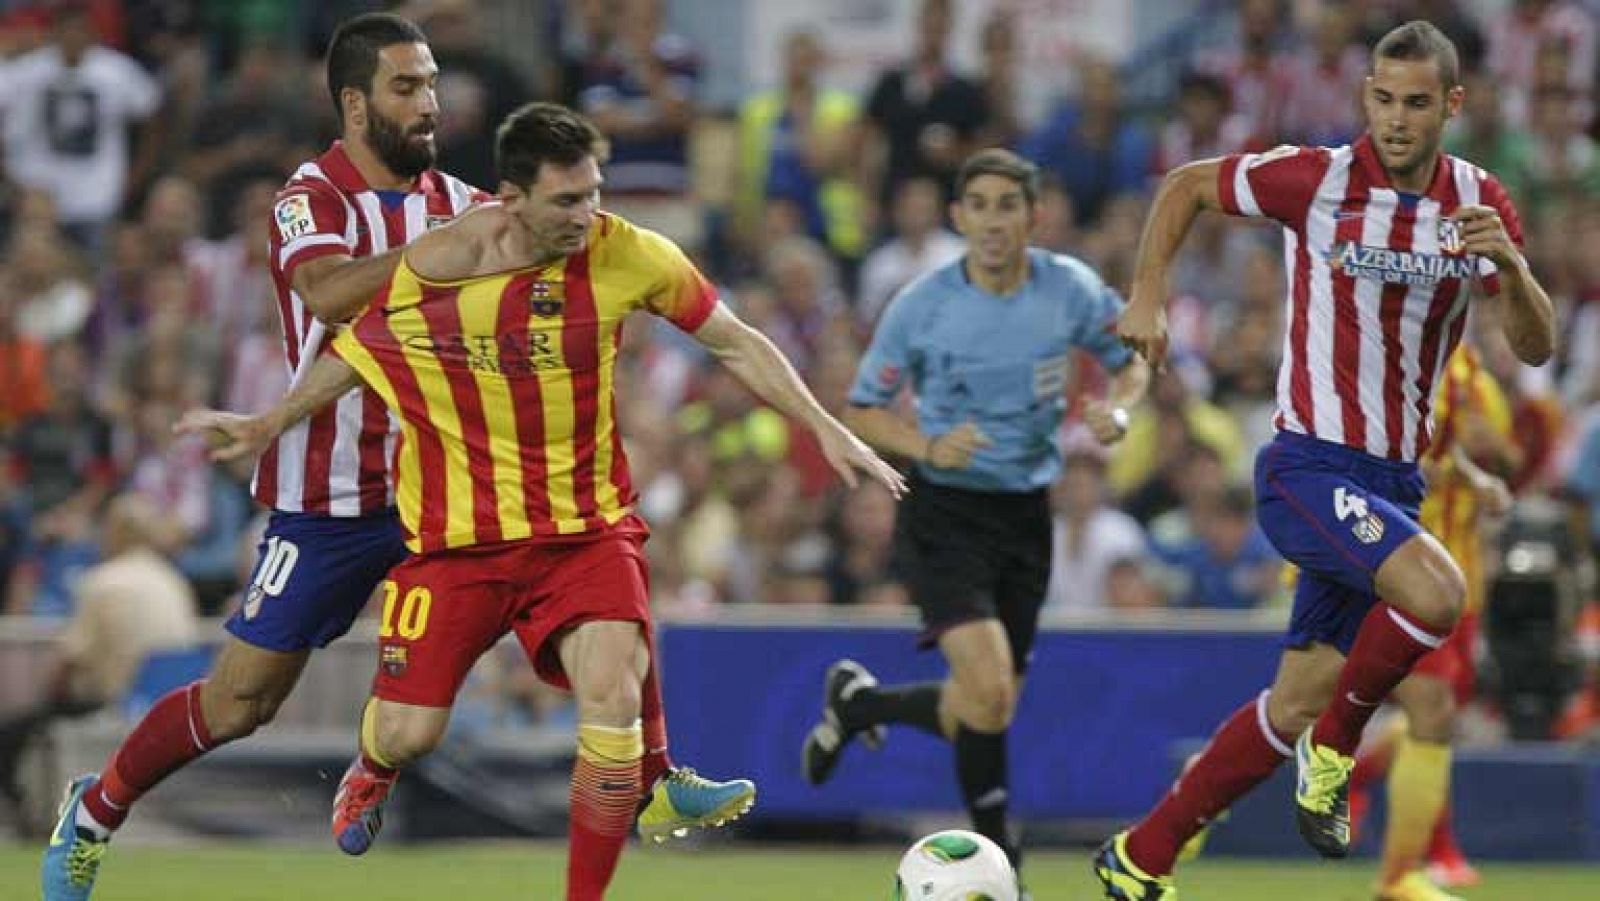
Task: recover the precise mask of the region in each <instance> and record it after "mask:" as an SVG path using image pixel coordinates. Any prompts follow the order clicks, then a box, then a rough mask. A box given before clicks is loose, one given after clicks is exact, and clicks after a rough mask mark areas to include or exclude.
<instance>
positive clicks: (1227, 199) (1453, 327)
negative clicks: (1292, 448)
mask: <svg viewBox="0 0 1600 901" xmlns="http://www.w3.org/2000/svg"><path fill="white" fill-rule="evenodd" d="M1218 189H1219V193H1220V195H1221V200H1222V207H1223V209H1224V210H1225V211H1226V212H1228V213H1231V214H1234V215H1242V216H1255V217H1264V218H1271V219H1275V220H1277V221H1278V222H1280V223H1282V224H1283V235H1284V271H1285V272H1286V273H1288V276H1289V285H1288V298H1287V303H1288V316H1287V317H1286V318H1287V322H1288V325H1289V327H1288V329H1287V334H1286V335H1285V337H1284V344H1283V362H1282V364H1281V366H1280V368H1279V370H1278V414H1277V418H1276V425H1277V427H1278V428H1279V429H1288V430H1289V431H1293V432H1299V433H1301V434H1304V435H1312V436H1315V437H1317V438H1321V439H1323V440H1324V441H1333V442H1337V443H1340V444H1345V445H1348V446H1350V447H1353V448H1356V449H1358V450H1363V451H1366V452H1367V453H1369V454H1372V455H1373V456H1376V457H1383V458H1386V459H1390V460H1407V461H1410V460H1416V459H1417V458H1418V457H1420V456H1421V455H1422V452H1423V451H1424V450H1425V449H1426V448H1427V446H1428V442H1429V439H1430V433H1431V430H1432V418H1431V416H1430V415H1429V404H1430V398H1431V397H1432V396H1433V385H1434V382H1435V381H1436V380H1437V379H1438V376H1439V372H1440V371H1441V370H1442V369H1443V368H1444V364H1445V361H1446V360H1448V359H1449V357H1450V352H1451V351H1452V350H1454V349H1455V346H1456V344H1457V343H1458V342H1459V341H1460V340H1461V331H1462V328H1463V327H1464V326H1465V324H1466V318H1467V317H1466V311H1467V300H1468V294H1469V287H1470V285H1469V283H1470V282H1472V281H1473V280H1474V279H1477V280H1480V281H1481V282H1482V283H1483V287H1484V290H1485V291H1486V292H1487V293H1488V294H1490V295H1493V294H1496V293H1498V292H1499V290H1500V285H1499V277H1498V275H1497V273H1496V271H1495V267H1494V264H1493V263H1491V262H1489V261H1488V260H1487V259H1482V258H1478V257H1474V256H1470V255H1467V254H1466V253H1465V252H1464V251H1463V250H1462V246H1461V235H1460V232H1459V231H1458V229H1457V226H1456V224H1455V222H1454V220H1452V219H1450V218H1448V217H1449V215H1450V214H1451V213H1452V212H1454V211H1455V210H1456V209H1457V208H1458V207H1461V206H1466V205H1472V204H1483V205H1485V206H1489V207H1493V208H1494V209H1495V210H1496V211H1497V212H1498V213H1499V214H1500V218H1501V220H1502V221H1503V222H1504V223H1505V227H1506V232H1507V234H1508V235H1509V236H1510V237H1511V240H1512V241H1513V242H1515V243H1516V245H1517V246H1518V247H1521V246H1522V225H1521V220H1520V219H1519V217H1518V216H1517V211H1516V209H1515V208H1514V207H1513V206H1512V203H1511V200H1510V198H1509V197H1507V195H1506V191H1505V189H1504V188H1503V187H1501V185H1500V182H1498V181H1497V180H1495V178H1494V176H1492V175H1490V174H1488V173H1487V172H1484V171H1483V170H1482V169H1480V168H1478V167H1477V166H1474V165H1472V164H1471V163H1468V162H1467V161H1465V160H1462V159H1458V158H1456V157H1452V156H1449V155H1441V156H1440V159H1439V165H1438V167H1437V169H1436V171H1435V173H1434V178H1433V182H1432V184H1430V185H1429V186H1428V190H1427V191H1426V192H1425V193H1422V194H1412V193H1407V192H1402V191H1399V190H1397V189H1395V188H1394V187H1393V185H1392V184H1391V182H1390V180H1389V176H1388V173H1387V172H1386V171H1385V170H1384V168H1383V165H1382V163H1381V162H1380V161H1379V159H1378V156H1377V152H1376V150H1375V149H1374V148H1373V146H1372V139H1371V136H1370V135H1363V136H1362V137H1361V138H1360V139H1358V140H1357V141H1356V142H1355V144H1354V145H1351V146H1345V147H1337V148H1326V147H1294V146H1285V147H1279V148H1277V149H1276V150H1272V151H1269V152H1267V153H1251V154H1241V155H1238V156H1231V157H1225V158H1224V159H1223V164H1222V168H1221V174H1220V176H1219V184H1218Z"/></svg>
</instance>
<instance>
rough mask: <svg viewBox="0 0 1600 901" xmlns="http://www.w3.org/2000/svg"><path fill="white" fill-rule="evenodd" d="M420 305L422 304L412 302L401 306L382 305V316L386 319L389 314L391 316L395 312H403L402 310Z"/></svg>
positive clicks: (413, 308)
mask: <svg viewBox="0 0 1600 901" xmlns="http://www.w3.org/2000/svg"><path fill="white" fill-rule="evenodd" d="M420 306H422V304H417V303H414V304H408V305H406V306H403V307H384V308H383V310H382V312H383V318H385V319H388V318H389V317H390V316H393V315H394V314H396V313H404V312H406V311H408V310H415V309H416V308H417V307H420Z"/></svg>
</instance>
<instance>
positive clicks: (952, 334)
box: [850, 249, 1131, 492]
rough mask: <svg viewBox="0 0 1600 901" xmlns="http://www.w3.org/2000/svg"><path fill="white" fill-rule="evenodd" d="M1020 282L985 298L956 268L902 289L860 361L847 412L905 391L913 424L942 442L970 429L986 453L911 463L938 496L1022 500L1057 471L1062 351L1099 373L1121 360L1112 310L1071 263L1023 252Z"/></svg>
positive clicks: (1066, 372)
mask: <svg viewBox="0 0 1600 901" xmlns="http://www.w3.org/2000/svg"><path fill="white" fill-rule="evenodd" d="M1028 263H1029V271H1028V278H1027V280H1026V281H1025V282H1024V283H1023V285H1022V287H1021V288H1019V289H1018V290H1017V291H1016V292H1015V293H1014V294H1011V295H1009V296H1006V297H997V296H995V295H992V294H989V293H987V292H985V291H983V290H981V289H979V288H978V287H977V286H975V285H973V284H972V283H971V282H970V281H969V280H968V279H967V276H966V272H965V270H964V269H963V266H962V261H960V260H958V261H956V262H954V263H951V264H950V265H948V266H944V267H942V268H940V269H937V270H935V271H933V272H931V273H929V274H928V275H926V276H924V277H923V278H921V279H918V280H917V281H915V282H912V283H911V284H910V285H908V286H907V287H906V288H905V289H904V290H903V291H901V293H900V294H899V295H898V296H897V297H896V298H895V299H894V300H893V301H892V302H891V303H890V305H889V307H888V309H887V310H886V311H885V312H884V315H883V318H882V319H881V320H880V321H879V325H878V330H877V332H875V333H874V334H873V336H872V344H871V346H870V347H869V348H868V349H867V353H866V355H865V356H864V357H863V358H862V360H861V365H860V368H859V369H858V371H857V372H856V379H855V383H854V384H853V386H852V387H851V390H850V403H851V404H854V405H856V406H863V407H881V406H885V405H887V404H888V403H890V402H891V401H892V400H893V399H894V398H895V396H896V395H897V394H899V392H900V390H901V388H902V386H904V385H906V384H909V385H910V386H911V389H912V392H913V394H914V395H915V397H916V408H917V425H918V427H919V428H920V429H921V430H922V431H923V433H925V434H928V435H934V436H937V435H942V434H944V433H946V432H948V431H950V430H952V429H954V428H956V427H957V426H959V425H961V424H962V423H964V422H968V421H971V422H975V423H976V424H977V425H978V428H980V429H981V430H982V431H983V432H984V434H986V435H988V436H989V438H990V440H991V441H992V442H993V443H992V444H991V445H990V446H989V447H986V448H984V449H983V450H981V451H979V452H978V454H977V455H976V456H975V457H974V459H973V461H972V464H971V465H970V466H968V467H967V468H965V469H960V470H951V469H935V468H933V467H929V466H927V465H925V464H920V463H919V464H918V472H919V474H920V475H921V476H922V477H923V478H925V479H927V480H928V481H931V482H935V483H938V484H941V485H950V486H953V487H958V488H967V489H970V490H974V491H1009V492H1023V491H1033V490H1036V489H1039V488H1043V487H1046V486H1048V485H1049V484H1050V483H1051V482H1054V481H1055V479H1056V477H1057V475H1058V474H1059V473H1060V471H1061V449H1060V446H1059V443H1058V434H1057V433H1058V431H1059V429H1060V426H1061V419H1062V416H1063V415H1065V413H1066V409H1067V406H1068V404H1067V396H1068V391H1069V389H1070V387H1071V385H1070V381H1071V375H1072V351H1073V350H1075V349H1078V350H1083V351H1086V352H1088V353H1089V354H1090V355H1092V356H1094V357H1095V358H1096V359H1097V360H1099V362H1100V365H1102V366H1104V367H1105V368H1106V369H1107V370H1108V371H1113V372H1115V371H1117V370H1120V369H1121V368H1122V367H1123V366H1126V365H1127V364H1128V361H1129V360H1130V359H1131V353H1130V351H1129V350H1128V349H1127V348H1126V347H1125V346H1123V344H1122V343H1121V342H1120V341H1119V340H1118V339H1117V336H1116V322H1117V317H1118V316H1119V315H1121V312H1122V306H1123V304H1122V299H1121V298H1120V297H1118V296H1117V294H1116V292H1115V291H1113V290H1112V289H1111V288H1109V287H1107V286H1106V284H1105V283H1104V282H1103V281H1101V279H1100V277H1099V276H1098V275H1096V274H1095V272H1094V271H1093V270H1092V269H1090V268H1089V267H1088V266H1087V265H1085V264H1084V263H1083V262H1081V261H1079V260H1077V259H1074V258H1072V257H1069V256H1065V255H1062V254H1052V253H1049V252H1047V251H1043V250H1037V249H1030V250H1029V251H1028Z"/></svg>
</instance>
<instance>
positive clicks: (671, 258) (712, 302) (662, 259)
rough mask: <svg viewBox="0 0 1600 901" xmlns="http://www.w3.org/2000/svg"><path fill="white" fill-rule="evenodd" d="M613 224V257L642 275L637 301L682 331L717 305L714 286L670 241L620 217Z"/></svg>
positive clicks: (692, 327)
mask: <svg viewBox="0 0 1600 901" xmlns="http://www.w3.org/2000/svg"><path fill="white" fill-rule="evenodd" d="M614 227H616V228H617V229H618V231H617V234H616V235H615V241H616V245H617V246H616V250H615V251H614V253H615V254H616V256H615V257H614V259H615V260H616V262H617V263H619V264H623V263H625V264H626V265H627V266H629V267H630V268H634V269H635V270H636V271H638V272H639V273H640V274H641V276H642V279H641V281H642V283H643V285H644V286H645V289H644V291H643V293H642V295H641V296H640V298H639V302H640V305H641V306H642V307H643V308H644V309H646V310H649V311H650V312H652V313H654V314H656V315H657V316H660V317H662V318H664V319H667V320H669V321H670V322H671V323H672V324H673V325H676V326H677V327H678V328H681V329H683V330H684V331H686V332H693V331H694V330H696V329H698V328H699V327H700V326H701V325H702V324H703V323H704V322H705V321H706V319H707V318H709V317H710V316H711V311H712V310H713V309H715V308H716V306H717V289H716V288H715V287H713V286H712V284H711V282H710V281H708V280H707V279H706V277H705V276H704V275H701V274H700V270H699V269H697V268H695V265H694V263H692V262H690V260H689V257H688V256H687V255H686V254H684V252H683V250H682V249H680V248H679V247H678V245H676V244H674V243H672V241H670V240H668V239H667V238H665V237H663V236H662V235H660V234H657V233H656V232H653V231H651V230H650V229H647V228H640V227H639V226H636V225H634V224H632V223H631V222H627V221H626V220H622V219H617V220H616V222H615V226H614Z"/></svg>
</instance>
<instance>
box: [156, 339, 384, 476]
mask: <svg viewBox="0 0 1600 901" xmlns="http://www.w3.org/2000/svg"><path fill="white" fill-rule="evenodd" d="M359 384H361V379H360V378H359V377H358V376H357V375H356V371H355V370H354V369H352V368H351V367H350V364H349V363H346V362H345V361H343V360H341V359H339V358H338V357H336V356H334V355H333V354H323V355H322V356H320V357H318V358H317V361H316V362H315V363H313V364H311V369H309V370H308V371H307V372H306V377H305V378H303V379H301V380H300V383H299V384H298V385H296V386H294V388H292V389H290V391H289V393H288V394H285V395H284V396H283V397H282V398H281V399H280V400H279V401H278V402H277V403H276V404H274V405H273V407H272V409H270V410H268V411H266V412H265V413H262V414H260V415H258V416H242V415H240V414H238V413H229V412H227V411H224V410H206V409H198V410H189V411H188V412H186V413H184V414H183V416H182V417H181V418H180V419H179V420H178V424H177V425H175V426H173V427H172V428H173V431H175V432H177V433H179V434H181V435H202V436H204V437H205V439H206V441H207V443H209V444H210V445H211V459H212V460H215V461H217V462H219V463H226V462H229V461H232V460H238V459H240V458H243V457H253V456H256V455H257V454H259V453H261V451H263V450H264V449H266V446H267V445H268V444H269V443H271V441H272V439H274V438H276V437H278V436H279V435H280V434H282V433H283V431H284V430H285V429H287V428H289V427H290V426H292V425H294V424H295V423H297V422H299V421H300V420H302V419H305V418H306V417H307V416H310V415H311V414H312V413H315V412H316V411H318V410H320V409H322V408H323V407H325V406H327V405H328V404H330V403H332V402H333V401H335V400H337V399H339V398H340V397H343V396H344V394H345V393H346V392H348V391H349V390H350V389H352V388H354V387H356V386H357V385H359Z"/></svg>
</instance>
